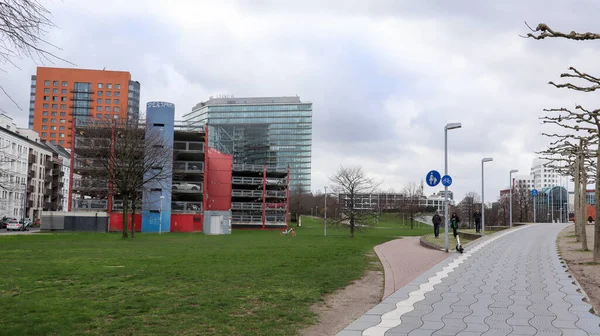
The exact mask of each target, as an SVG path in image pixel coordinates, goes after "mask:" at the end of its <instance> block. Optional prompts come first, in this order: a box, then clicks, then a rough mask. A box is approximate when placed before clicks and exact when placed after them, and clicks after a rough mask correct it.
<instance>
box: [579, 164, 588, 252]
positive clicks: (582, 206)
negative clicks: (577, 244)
mask: <svg viewBox="0 0 600 336" xmlns="http://www.w3.org/2000/svg"><path fill="white" fill-rule="evenodd" d="M581 166H582V167H583V162H582V164H581ZM582 175H583V181H584V182H583V183H582V184H581V187H580V188H579V204H580V209H579V210H580V212H581V221H580V222H579V237H580V239H581V249H582V250H584V251H587V250H588V245H587V232H586V231H585V230H586V229H585V225H586V224H585V223H586V222H587V218H586V214H587V202H586V200H585V198H586V197H585V196H586V192H587V174H586V173H585V171H583V174H582Z"/></svg>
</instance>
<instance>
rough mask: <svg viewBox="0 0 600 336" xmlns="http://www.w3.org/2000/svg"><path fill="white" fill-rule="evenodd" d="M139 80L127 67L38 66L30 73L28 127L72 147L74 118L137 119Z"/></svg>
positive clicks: (45, 137) (61, 144)
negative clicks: (133, 78)
mask: <svg viewBox="0 0 600 336" xmlns="http://www.w3.org/2000/svg"><path fill="white" fill-rule="evenodd" d="M139 107H140V83H139V82H135V81H132V80H131V74H130V73H129V72H126V71H108V70H87V69H68V68H48V67H38V68H37V73H36V74H35V75H33V76H31V98H30V105H29V128H31V129H33V130H35V131H37V132H38V133H39V134H40V138H41V139H42V140H45V141H48V142H49V143H51V144H56V145H60V146H62V147H65V148H71V134H72V121H73V118H77V120H87V119H90V118H95V119H107V120H108V119H116V118H118V119H122V118H130V119H138V118H139Z"/></svg>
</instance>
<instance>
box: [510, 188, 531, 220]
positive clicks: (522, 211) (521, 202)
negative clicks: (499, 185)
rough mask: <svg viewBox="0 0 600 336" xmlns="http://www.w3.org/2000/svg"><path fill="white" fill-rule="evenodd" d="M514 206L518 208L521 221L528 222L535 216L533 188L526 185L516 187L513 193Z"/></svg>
mask: <svg viewBox="0 0 600 336" xmlns="http://www.w3.org/2000/svg"><path fill="white" fill-rule="evenodd" d="M513 208H514V209H516V210H517V213H516V215H517V217H518V218H519V221H520V222H522V223H523V222H528V221H530V219H531V217H533V197H532V196H531V190H529V189H528V188H524V187H516V188H515V191H514V193H513Z"/></svg>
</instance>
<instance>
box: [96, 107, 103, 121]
mask: <svg viewBox="0 0 600 336" xmlns="http://www.w3.org/2000/svg"><path fill="white" fill-rule="evenodd" d="M98 107H99V106H98ZM96 118H98V119H100V118H102V114H100V113H96Z"/></svg>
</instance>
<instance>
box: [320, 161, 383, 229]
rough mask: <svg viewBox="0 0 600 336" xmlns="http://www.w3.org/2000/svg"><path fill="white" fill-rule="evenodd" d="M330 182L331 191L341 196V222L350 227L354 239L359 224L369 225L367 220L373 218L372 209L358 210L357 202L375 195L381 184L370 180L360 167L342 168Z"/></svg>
mask: <svg viewBox="0 0 600 336" xmlns="http://www.w3.org/2000/svg"><path fill="white" fill-rule="evenodd" d="M329 180H330V181H331V189H332V190H333V191H334V192H336V193H338V194H339V195H340V200H339V201H340V203H341V204H340V206H341V212H342V218H341V220H342V221H343V222H346V223H347V224H348V225H349V227H350V237H352V238H354V231H355V230H356V228H357V224H360V225H369V224H370V221H369V220H365V219H367V217H370V216H373V210H372V209H358V208H357V207H356V201H357V199H358V197H359V196H360V195H362V194H371V193H373V192H374V191H375V190H376V189H377V187H378V186H379V184H380V183H377V182H375V181H374V180H373V179H371V178H368V177H367V175H366V174H365V172H364V171H363V170H362V168H361V167H359V166H353V167H349V168H345V167H343V166H340V168H339V169H338V171H337V172H336V173H335V174H333V175H332V176H331V177H330V178H329ZM359 222H360V223H359Z"/></svg>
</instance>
